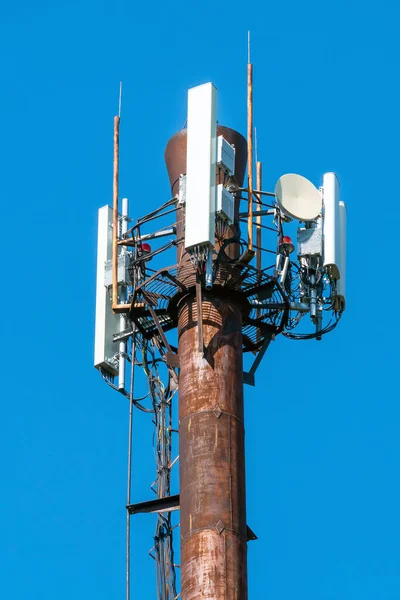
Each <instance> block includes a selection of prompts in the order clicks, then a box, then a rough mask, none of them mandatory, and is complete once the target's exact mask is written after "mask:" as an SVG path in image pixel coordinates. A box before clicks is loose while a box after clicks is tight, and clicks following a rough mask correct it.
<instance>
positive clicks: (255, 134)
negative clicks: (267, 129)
mask: <svg viewBox="0 0 400 600" xmlns="http://www.w3.org/2000/svg"><path fill="white" fill-rule="evenodd" d="M254 155H255V159H256V169H257V164H258V140H257V127H256V126H254ZM256 177H257V173H256ZM256 188H257V189H258V190H261V187H259V186H258V183H257V182H256Z"/></svg>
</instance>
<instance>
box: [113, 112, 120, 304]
mask: <svg viewBox="0 0 400 600" xmlns="http://www.w3.org/2000/svg"><path fill="white" fill-rule="evenodd" d="M119 121H120V118H119V116H117V117H114V173H113V230H112V305H113V309H114V308H115V307H116V306H117V305H118V245H117V242H118V237H119V236H118V173H119Z"/></svg>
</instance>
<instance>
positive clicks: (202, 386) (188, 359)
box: [166, 127, 247, 600]
mask: <svg viewBox="0 0 400 600" xmlns="http://www.w3.org/2000/svg"><path fill="white" fill-rule="evenodd" d="M218 133H219V134H220V133H222V134H223V135H224V137H225V138H226V139H227V141H229V142H231V143H233V144H234V145H235V148H236V179H237V181H238V183H239V185H240V186H242V185H243V178H244V169H245V164H246V140H245V139H244V138H243V137H242V136H241V135H240V134H238V133H237V132H235V131H233V130H230V129H227V128H222V127H219V131H218ZM166 162H167V168H168V171H169V177H170V181H171V185H172V186H173V193H175V192H176V191H177V189H176V185H177V181H178V178H179V174H180V173H184V172H185V171H186V132H185V131H182V132H180V133H178V134H177V135H176V136H174V137H173V138H171V140H170V141H169V143H168V146H167V149H166ZM237 208H238V207H237ZM182 216H183V215H182V211H181V210H178V218H177V223H178V227H177V239H178V276H179V274H180V273H181V272H183V270H185V272H186V273H187V268H185V266H186V265H187V264H188V255H187V254H186V253H185V251H184V247H183V243H182V242H181V241H180V240H181V239H182ZM232 233H233V234H234V232H232ZM237 251H239V245H237ZM187 283H188V282H187V279H186V280H185V284H186V285H187ZM190 289H191V292H190V293H189V294H188V295H187V296H186V297H184V298H182V301H181V303H180V306H179V313H178V336H179V345H178V352H179V362H180V375H179V447H180V450H179V454H180V488H181V490H180V510H181V592H182V598H183V599H184V600H200V599H202V600H204V599H209V600H211V599H212V600H246V599H247V524H246V494H245V460H244V419H243V366H242V315H241V309H240V306H238V305H237V304H235V302H234V301H233V300H232V299H229V298H227V297H226V296H224V295H223V294H222V293H219V291H218V290H219V288H218V285H215V286H214V288H213V289H212V290H211V291H210V292H205V290H202V303H201V309H202V310H201V312H202V328H201V327H199V319H198V306H199V305H198V300H197V299H196V293H195V280H193V286H192V287H191V288H190ZM201 329H202V335H203V349H201V347H200V346H199V335H201V333H200V331H201Z"/></svg>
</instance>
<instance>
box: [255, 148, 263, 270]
mask: <svg viewBox="0 0 400 600" xmlns="http://www.w3.org/2000/svg"><path fill="white" fill-rule="evenodd" d="M256 139H257V138H256ZM256 148H257V145H256ZM256 152H257V151H256ZM256 187H257V189H258V190H261V189H262V163H260V162H258V161H257V160H256ZM259 200H260V202H257V209H256V210H257V213H259V212H260V211H261V209H262V204H261V198H259ZM256 224H257V227H256V244H257V246H258V247H259V248H262V243H261V241H262V240H261V215H259V214H256ZM256 266H257V269H258V270H259V271H261V250H257V258H256Z"/></svg>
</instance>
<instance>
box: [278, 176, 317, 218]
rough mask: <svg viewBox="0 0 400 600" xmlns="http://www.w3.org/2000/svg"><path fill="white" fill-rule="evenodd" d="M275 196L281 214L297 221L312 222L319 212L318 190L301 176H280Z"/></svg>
mask: <svg viewBox="0 0 400 600" xmlns="http://www.w3.org/2000/svg"><path fill="white" fill-rule="evenodd" d="M275 195H276V201H277V203H278V206H279V208H280V209H281V210H282V212H283V213H285V214H286V215H287V216H288V217H291V218H292V219H297V221H312V220H313V219H316V218H317V217H318V215H319V214H320V212H321V209H322V198H321V194H320V193H319V190H317V188H316V187H315V185H313V184H312V183H311V181H309V180H308V179H306V178H305V177H303V176H302V175H295V174H294V173H288V174H287V175H282V177H280V178H279V179H278V181H277V184H276V186H275Z"/></svg>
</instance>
